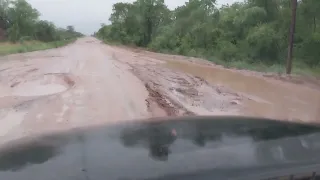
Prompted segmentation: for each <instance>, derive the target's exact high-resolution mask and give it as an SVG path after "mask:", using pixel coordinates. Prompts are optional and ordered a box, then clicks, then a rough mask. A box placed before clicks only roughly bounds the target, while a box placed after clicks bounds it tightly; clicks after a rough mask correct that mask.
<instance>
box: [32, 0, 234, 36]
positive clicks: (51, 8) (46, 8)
mask: <svg viewBox="0 0 320 180" xmlns="http://www.w3.org/2000/svg"><path fill="white" fill-rule="evenodd" d="M27 1H28V2H29V3H30V4H31V5H32V6H33V7H34V8H36V9H38V11H39V12H40V13H41V19H45V20H49V21H52V22H54V23H55V24H56V25H57V26H59V27H66V26H68V25H73V26H74V27H75V29H76V30H77V31H80V32H82V33H85V34H91V33H93V32H94V31H96V30H98V29H99V27H100V24H101V23H108V19H109V16H110V14H111V12H112V5H113V4H114V3H117V2H133V1H134V0H90V1H88V0H27ZM235 1H237V0H218V3H219V4H225V3H232V2H235ZM165 2H166V4H167V5H168V7H169V8H170V9H174V8H176V7H177V6H179V5H183V4H184V3H185V2H186V0H165Z"/></svg>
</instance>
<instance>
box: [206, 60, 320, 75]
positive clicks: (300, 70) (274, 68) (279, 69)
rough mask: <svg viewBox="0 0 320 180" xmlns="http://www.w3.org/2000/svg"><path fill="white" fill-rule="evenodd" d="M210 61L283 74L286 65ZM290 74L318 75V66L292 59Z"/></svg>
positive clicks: (232, 66) (244, 68)
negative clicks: (310, 65)
mask: <svg viewBox="0 0 320 180" xmlns="http://www.w3.org/2000/svg"><path fill="white" fill-rule="evenodd" d="M210 61H211V62H214V63H216V64H218V65H222V66H224V67H226V68H235V69H240V70H251V71H258V72H265V73H277V74H284V73H285V72H286V67H285V66H284V65H282V64H273V65H266V64H263V63H249V62H246V61H231V62H226V61H223V60H219V59H216V58H213V59H210ZM292 74H296V75H303V76H315V77H320V67H319V66H318V67H312V68H311V67H309V66H307V65H306V64H304V63H299V61H298V60H294V61H293V65H292Z"/></svg>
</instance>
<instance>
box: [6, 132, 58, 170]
mask: <svg viewBox="0 0 320 180" xmlns="http://www.w3.org/2000/svg"><path fill="white" fill-rule="evenodd" d="M61 146H62V141H61V140H59V139H57V138H50V137H45V138H41V139H37V140H33V141H31V143H28V142H25V145H21V144H17V147H16V146H15V145H13V146H11V147H9V148H7V149H5V150H2V151H1V154H0V171H18V170H21V169H23V168H26V167H27V166H29V165H34V164H43V163H45V162H47V161H49V160H50V159H52V158H53V157H55V156H57V155H58V154H59V153H60V152H61Z"/></svg>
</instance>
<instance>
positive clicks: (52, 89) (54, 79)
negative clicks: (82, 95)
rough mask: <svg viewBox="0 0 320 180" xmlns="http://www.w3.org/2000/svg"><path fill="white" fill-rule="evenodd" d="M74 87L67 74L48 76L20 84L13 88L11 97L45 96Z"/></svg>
mask: <svg viewBox="0 0 320 180" xmlns="http://www.w3.org/2000/svg"><path fill="white" fill-rule="evenodd" d="M73 85H74V81H73V80H72V79H71V78H70V77H68V76H67V75H66V74H47V75H44V76H42V77H38V78H36V79H33V80H30V81H27V82H23V83H19V84H17V85H16V86H14V87H13V88H12V94H11V96H45V95H53V94H57V93H62V92H64V91H66V90H68V89H69V88H70V87H72V86H73Z"/></svg>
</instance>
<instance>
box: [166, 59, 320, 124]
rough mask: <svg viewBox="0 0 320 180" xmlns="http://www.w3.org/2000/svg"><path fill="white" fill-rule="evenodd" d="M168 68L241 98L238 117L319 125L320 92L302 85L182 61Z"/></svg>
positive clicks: (172, 63)
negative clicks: (241, 102) (230, 91)
mask: <svg viewBox="0 0 320 180" xmlns="http://www.w3.org/2000/svg"><path fill="white" fill-rule="evenodd" d="M167 62H168V63H167V64H166V66H167V67H169V68H173V69H175V70H179V71H183V72H186V73H189V74H192V75H195V76H199V77H201V78H204V79H205V80H207V81H208V82H209V83H212V84H217V85H222V86H225V87H228V88H230V89H232V90H234V91H235V92H238V93H240V94H242V95H243V96H244V97H246V98H244V103H243V107H242V109H241V115H246V116H256V117H267V118H276V119H285V120H295V121H306V122H311V121H313V122H314V121H318V122H320V91H319V90H316V89H311V88H308V87H305V86H303V85H298V84H293V83H287V82H281V81H276V80H267V79H264V78H262V77H256V76H254V75H245V74H242V73H240V72H236V71H232V70H228V69H223V68H218V67H209V66H203V65H197V64H195V63H189V62H181V61H167Z"/></svg>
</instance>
